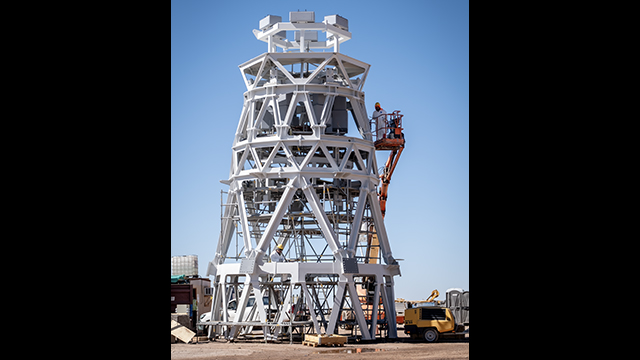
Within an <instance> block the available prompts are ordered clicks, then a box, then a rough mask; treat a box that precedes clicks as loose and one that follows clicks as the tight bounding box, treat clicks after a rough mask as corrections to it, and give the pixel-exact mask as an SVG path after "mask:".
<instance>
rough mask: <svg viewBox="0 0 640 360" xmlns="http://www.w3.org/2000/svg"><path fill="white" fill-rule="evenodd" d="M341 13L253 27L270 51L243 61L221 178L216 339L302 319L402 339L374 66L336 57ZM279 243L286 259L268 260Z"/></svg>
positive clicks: (273, 335)
mask: <svg viewBox="0 0 640 360" xmlns="http://www.w3.org/2000/svg"><path fill="white" fill-rule="evenodd" d="M306 13H307V14H306V15H305V16H307V15H309V14H308V13H310V12H306ZM291 14H294V15H293V16H294V17H295V16H296V15H295V14H296V12H292V13H291ZM343 20H344V19H343V18H341V17H340V16H339V15H331V16H328V17H327V18H325V20H324V21H323V22H318V23H316V22H313V21H312V22H306V23H297V22H282V21H281V18H280V19H279V17H277V16H268V17H267V18H265V19H263V20H262V21H261V26H260V30H256V31H254V34H255V35H256V37H257V38H258V39H259V40H262V41H265V42H266V43H267V46H268V51H267V52H266V53H263V54H261V55H259V56H256V57H255V58H253V59H251V60H249V61H247V62H245V63H243V64H241V65H240V66H239V69H240V72H241V74H242V78H243V81H244V83H245V85H246V89H247V91H246V92H245V93H244V94H243V97H244V104H243V107H242V111H241V113H240V118H239V120H238V126H237V128H236V132H235V135H234V134H228V136H229V138H231V137H233V144H232V148H231V166H230V172H229V178H228V179H226V180H222V181H221V182H222V183H224V184H226V185H228V186H229V189H228V191H226V192H225V193H226V194H227V196H226V197H223V196H221V209H222V211H221V223H220V226H221V230H220V236H219V239H218V246H217V247H216V254H215V256H214V259H213V261H211V262H210V263H209V267H208V272H207V273H208V275H209V276H211V277H212V280H213V283H214V285H213V286H212V287H213V289H214V298H213V302H212V304H213V306H212V310H211V323H210V325H208V336H209V337H210V338H212V339H213V338H216V337H220V338H226V339H228V340H236V339H238V338H243V337H245V336H250V335H251V334H252V333H253V332H254V328H255V327H257V326H259V327H261V328H262V329H263V330H262V332H261V333H260V334H262V336H264V340H266V341H270V340H277V339H279V338H280V337H281V336H284V335H285V334H284V333H283V329H286V328H287V326H288V325H289V324H291V322H292V321H300V320H299V319H301V318H304V319H308V321H309V322H308V323H306V325H305V328H304V329H299V330H298V331H301V333H313V332H315V333H328V334H332V333H337V332H339V331H340V329H347V328H348V329H351V332H352V333H351V336H354V337H357V338H361V339H363V340H370V339H373V338H375V337H378V336H383V334H384V336H388V337H390V338H395V337H396V336H397V328H396V323H395V310H394V303H393V302H394V299H395V295H394V290H393V278H394V276H396V275H399V274H400V269H399V265H398V263H397V261H396V260H395V259H394V257H393V254H392V252H391V246H390V243H389V239H388V238H387V233H386V229H385V227H384V219H383V217H382V213H381V211H380V206H379V203H378V199H377V187H378V185H379V178H378V173H377V164H376V157H375V148H374V145H373V142H372V136H371V129H370V123H369V118H368V114H367V110H366V107H365V96H364V92H363V85H364V82H365V81H366V78H367V74H368V72H369V67H370V66H369V64H367V63H364V62H362V61H359V60H357V59H354V58H351V57H349V56H346V55H344V54H342V53H340V51H339V48H340V44H341V43H343V42H344V41H346V40H348V39H350V37H351V33H349V32H348V26H347V25H348V24H347V23H346V22H344V21H343ZM287 31H291V32H293V33H294V35H295V37H294V39H293V40H291V38H290V37H289V39H287V36H286V33H285V32H287ZM303 31H304V33H302V32H303ZM314 31H315V32H318V33H324V34H325V35H326V36H324V38H325V39H326V40H324V39H323V38H320V39H319V38H318V37H315V35H314V33H313V32H314ZM296 33H297V34H296ZM277 48H284V49H286V50H287V51H286V52H276V49H277ZM331 48H332V49H333V51H328V52H317V51H313V50H317V49H331ZM217 135H218V136H223V134H217ZM278 245H282V246H283V248H284V251H283V254H284V256H285V257H286V258H287V259H288V260H290V261H287V262H275V261H272V260H271V254H272V253H273V252H274V249H275V248H276V247H277V246H278ZM260 299H262V301H261V300H260ZM261 303H262V304H265V306H255V305H254V304H261ZM386 314H389V316H387V315H386ZM204 325H206V324H204Z"/></svg>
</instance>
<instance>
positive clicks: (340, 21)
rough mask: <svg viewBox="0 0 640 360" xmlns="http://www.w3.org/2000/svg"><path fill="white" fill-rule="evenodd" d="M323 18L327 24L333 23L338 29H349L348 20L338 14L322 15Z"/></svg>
mask: <svg viewBox="0 0 640 360" xmlns="http://www.w3.org/2000/svg"><path fill="white" fill-rule="evenodd" d="M324 20H325V21H326V22H327V23H328V24H329V25H334V26H336V27H338V28H339V29H342V30H346V31H349V20H347V19H345V18H343V17H342V16H340V15H327V16H325V17H324Z"/></svg>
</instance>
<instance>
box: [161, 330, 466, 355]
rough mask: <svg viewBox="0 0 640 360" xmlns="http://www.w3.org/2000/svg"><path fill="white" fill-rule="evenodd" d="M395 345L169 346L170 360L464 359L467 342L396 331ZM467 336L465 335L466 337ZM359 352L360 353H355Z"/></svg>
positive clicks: (252, 343)
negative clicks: (431, 341)
mask: <svg viewBox="0 0 640 360" xmlns="http://www.w3.org/2000/svg"><path fill="white" fill-rule="evenodd" d="M398 336H399V338H398V341H396V342H386V343H385V342H379V343H367V344H365V343H358V344H346V345H345V346H343V347H315V348H314V347H310V346H304V345H302V344H301V343H300V342H296V341H294V343H293V345H289V342H288V341H283V342H280V343H272V342H270V343H268V344H265V343H264V342H261V341H258V340H249V341H247V340H244V341H237V342H233V343H227V342H226V341H224V340H222V341H220V340H216V341H212V342H201V343H197V344H184V343H182V342H180V343H177V344H171V359H175V360H182V359H202V360H206V359H249V358H255V356H256V355H259V357H260V359H277V360H286V359H292V360H293V359H295V360H298V359H342V358H344V359H345V360H348V359H354V360H355V359H394V358H395V359H400V358H401V359H468V358H469V338H468V337H467V338H466V339H465V340H443V341H441V342H438V343H434V344H427V343H424V342H419V341H412V340H410V339H408V338H407V337H406V335H404V332H402V330H399V331H398ZM467 336H468V335H467ZM358 349H360V350H358Z"/></svg>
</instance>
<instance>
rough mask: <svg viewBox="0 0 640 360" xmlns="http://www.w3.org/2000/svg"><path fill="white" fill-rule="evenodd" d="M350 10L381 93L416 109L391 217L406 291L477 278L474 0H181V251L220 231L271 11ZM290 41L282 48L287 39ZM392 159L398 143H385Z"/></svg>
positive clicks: (372, 97)
mask: <svg viewBox="0 0 640 360" xmlns="http://www.w3.org/2000/svg"><path fill="white" fill-rule="evenodd" d="M298 10H300V11H304V10H307V11H315V13H316V21H321V20H322V19H323V17H324V16H325V15H332V14H339V15H341V16H343V17H345V18H347V19H348V20H349V31H350V32H351V33H352V39H351V40H349V41H347V42H345V43H343V44H342V45H341V46H340V52H341V53H343V54H345V55H348V56H350V57H353V58H356V59H358V60H360V61H364V62H366V63H368V64H370V65H371V69H370V72H369V75H368V77H367V80H366V83H365V85H364V92H365V102H366V108H367V112H368V113H369V116H371V113H372V112H373V110H374V107H373V105H374V104H375V103H376V102H377V101H378V102H380V103H381V105H382V107H383V108H384V109H385V110H386V111H387V112H391V111H394V110H400V111H401V113H402V114H404V118H403V123H404V128H405V130H404V132H405V139H406V147H405V150H404V153H403V154H402V157H401V158H400V161H399V163H398V166H397V168H396V172H395V173H394V175H393V178H392V180H391V183H390V185H389V199H388V202H387V215H386V218H385V225H386V228H387V233H388V235H389V239H390V243H391V248H392V251H393V255H394V257H396V258H399V259H404V261H401V262H400V264H401V271H402V276H401V277H395V281H396V287H395V289H396V297H403V298H405V299H407V300H420V299H424V298H426V297H428V296H429V294H430V293H431V290H433V289H438V290H439V291H440V293H441V294H442V295H440V297H439V298H438V299H440V300H444V292H445V290H446V289H448V288H451V287H461V288H463V289H465V290H469V2H468V1H464V0H434V1H419V0H411V1H404V0H397V1H314V2H312V1H277V2H266V1H241V2H238V1H236V2H234V1H204V0H188V1H187V0H183V1H172V2H171V255H189V254H195V255H198V261H199V270H200V274H201V275H204V274H206V265H207V263H208V262H209V261H211V260H212V259H213V255H214V252H215V248H216V245H217V242H218V235H219V232H220V190H223V189H224V190H227V189H228V187H227V186H225V185H223V184H221V183H220V182H219V180H222V179H227V177H228V173H229V166H230V161H231V144H232V141H233V135H234V134H235V129H236V127H237V124H238V119H239V117H240V112H241V110H242V103H243V96H242V95H243V93H244V91H246V88H245V86H244V83H243V80H242V77H241V74H240V71H239V70H238V65H240V64H242V63H243V62H245V61H247V60H249V59H252V58H254V57H255V56H257V55H260V54H262V53H264V52H266V51H267V45H266V43H264V42H261V41H258V40H256V39H255V37H254V35H253V33H252V32H251V31H252V30H253V29H257V28H258V23H259V21H260V19H262V18H263V17H265V16H266V15H280V16H282V19H283V21H288V19H289V11H298ZM279 51H282V50H281V49H279ZM377 156H378V166H382V165H384V162H385V161H386V158H387V156H388V152H381V153H379V154H378V155H377Z"/></svg>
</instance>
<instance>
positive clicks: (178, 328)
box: [171, 320, 196, 344]
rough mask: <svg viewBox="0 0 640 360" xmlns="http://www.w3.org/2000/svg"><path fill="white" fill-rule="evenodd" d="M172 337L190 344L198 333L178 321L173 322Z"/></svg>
mask: <svg viewBox="0 0 640 360" xmlns="http://www.w3.org/2000/svg"><path fill="white" fill-rule="evenodd" d="M171 335H173V336H175V337H177V338H178V339H180V340H182V341H183V342H184V343H185V344H188V343H189V341H191V339H192V338H193V337H194V336H195V335H196V333H194V332H193V331H191V330H189V329H187V328H186V327H184V326H182V325H180V324H179V323H178V322H177V321H175V320H171ZM172 340H173V339H172Z"/></svg>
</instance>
